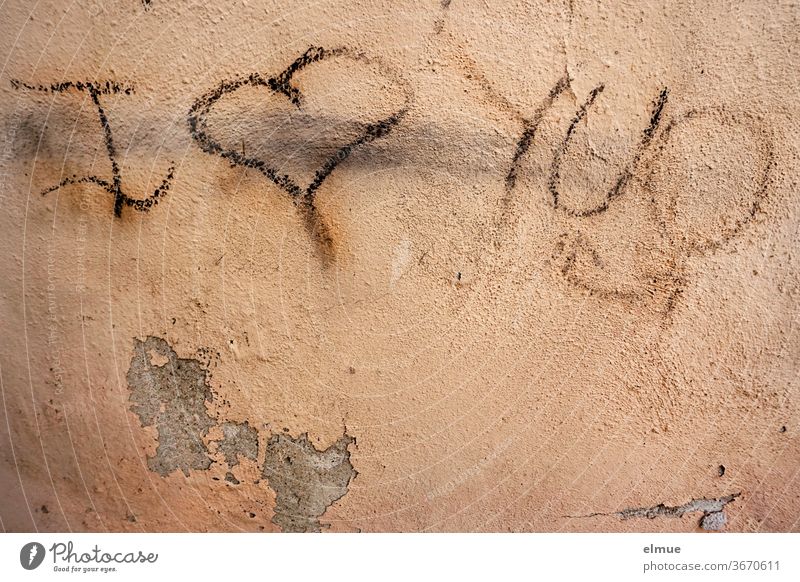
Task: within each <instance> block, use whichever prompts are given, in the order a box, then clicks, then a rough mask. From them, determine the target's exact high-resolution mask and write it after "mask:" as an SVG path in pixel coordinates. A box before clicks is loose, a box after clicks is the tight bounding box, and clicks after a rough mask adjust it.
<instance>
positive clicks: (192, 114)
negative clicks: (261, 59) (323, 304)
mask: <svg viewBox="0 0 800 582" xmlns="http://www.w3.org/2000/svg"><path fill="white" fill-rule="evenodd" d="M331 57H345V58H349V59H351V60H354V61H361V62H364V63H368V64H371V63H374V62H377V61H375V60H374V59H367V58H366V57H365V56H363V55H361V54H356V53H353V52H351V51H349V50H347V49H345V48H336V49H324V48H321V47H314V46H312V47H310V48H309V49H308V50H307V51H306V52H305V53H303V54H302V55H301V56H300V57H299V58H298V59H296V60H295V61H294V62H293V63H292V64H291V65H289V66H288V67H287V68H286V69H285V70H284V71H283V72H281V73H280V74H278V75H276V76H274V77H270V78H265V77H263V76H262V75H260V74H259V73H252V74H250V75H248V76H246V77H240V78H239V79H235V80H233V81H223V82H222V83H220V84H219V85H218V86H217V88H216V89H214V90H212V91H209V92H208V93H206V94H205V95H203V96H201V97H200V98H199V99H197V101H195V103H194V105H192V108H191V109H190V110H189V117H188V122H189V131H190V133H191V136H192V138H193V139H194V140H195V141H196V142H197V143H198V145H199V146H200V147H201V148H202V150H203V151H205V152H206V153H209V154H213V155H218V156H220V157H222V158H224V159H225V160H227V161H228V162H230V163H231V165H234V166H242V167H245V168H251V169H254V170H258V171H259V172H261V173H262V174H264V176H266V177H267V178H269V179H270V180H271V181H272V182H273V183H274V184H276V185H277V186H279V187H280V188H282V189H283V190H285V191H286V192H287V193H288V194H289V195H290V196H291V197H292V199H293V201H294V203H295V205H296V206H297V207H298V208H300V210H301V211H302V212H303V214H304V218H305V221H306V225H307V226H308V228H309V231H310V233H311V235H312V237H313V238H315V239H316V240H317V242H318V243H320V245H321V247H322V249H323V251H326V253H325V254H328V252H327V251H330V249H331V247H332V242H333V241H332V238H331V235H330V233H329V231H328V229H327V228H326V226H325V225H324V223H323V222H322V221H321V220H320V218H319V216H318V212H317V207H316V204H315V200H314V197H315V194H316V191H317V190H318V189H319V187H320V186H321V185H322V183H323V182H324V181H325V179H326V178H327V177H328V176H330V174H331V173H332V172H333V171H334V170H335V169H336V167H337V166H338V165H339V164H340V163H342V162H343V161H344V160H346V159H347V158H348V157H349V156H350V154H351V153H353V151H355V150H356V149H357V148H359V147H361V146H363V145H364V144H368V143H370V142H372V141H373V140H376V139H378V138H381V137H384V136H386V135H387V134H388V133H389V132H390V131H391V130H392V129H393V128H394V127H395V126H396V125H397V124H398V123H399V122H400V121H401V120H402V119H403V117H404V116H405V115H406V113H407V112H408V107H409V104H410V90H409V89H408V86H407V85H406V84H405V82H403V81H402V77H400V76H399V75H397V74H394V75H392V77H393V78H394V79H395V80H398V81H399V82H400V84H401V86H402V87H403V89H404V92H405V101H404V103H403V106H402V107H401V108H400V109H399V110H398V111H396V112H395V113H393V114H391V115H390V116H388V117H386V118H384V119H380V120H378V121H375V122H372V123H368V124H366V126H365V127H364V128H363V130H362V131H361V132H360V133H359V134H358V135H357V136H356V137H355V138H351V139H350V140H349V141H347V142H346V143H345V144H344V145H342V146H341V147H339V148H338V149H337V150H336V151H335V152H334V153H333V154H332V155H330V156H329V157H328V158H327V159H326V160H325V161H324V162H323V164H322V165H321V166H319V167H318V168H317V169H316V170H315V171H314V176H313V178H312V179H311V181H310V182H309V183H308V184H307V185H306V186H305V187H302V186H301V185H299V184H298V181H297V180H295V179H294V178H292V177H291V176H289V175H288V174H287V173H282V172H279V171H278V170H277V169H276V168H275V167H274V165H272V164H269V163H268V162H266V161H265V160H262V159H259V158H257V157H251V156H248V155H247V154H246V151H244V149H242V150H237V149H228V148H226V147H225V146H223V145H222V144H221V143H220V142H219V141H217V140H216V139H215V138H214V137H212V136H211V135H210V133H209V131H208V120H207V117H208V114H209V113H210V112H211V110H212V108H213V107H214V105H215V104H216V103H217V102H219V101H220V99H222V98H223V97H225V96H226V95H230V94H232V93H234V92H235V91H237V90H239V89H241V88H243V87H247V86H251V87H258V86H263V87H267V88H269V89H270V90H271V91H273V92H274V93H275V94H280V95H283V96H285V97H286V98H288V100H289V102H290V103H291V104H293V105H294V106H295V107H296V108H297V109H298V110H299V109H301V108H302V104H303V95H302V94H301V92H300V90H299V89H298V88H297V87H296V86H294V85H293V84H292V78H293V76H294V75H295V73H297V72H298V71H300V70H301V69H303V68H304V67H307V66H308V65H310V64H312V63H315V62H318V61H322V60H324V59H328V58H331ZM381 70H382V71H384V72H386V71H388V69H387V68H386V67H385V66H382V67H381Z"/></svg>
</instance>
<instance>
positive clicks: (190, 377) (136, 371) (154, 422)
mask: <svg viewBox="0 0 800 582" xmlns="http://www.w3.org/2000/svg"><path fill="white" fill-rule="evenodd" d="M157 362H163V364H161V365H158V363H157ZM127 381H128V386H129V388H130V391H131V393H130V401H131V407H130V409H131V411H133V412H134V413H135V414H136V415H137V416H138V417H139V421H140V422H141V423H142V426H154V427H156V429H157V431H158V447H157V448H156V454H155V456H153V457H149V458H148V459H147V466H148V467H149V468H150V470H151V471H155V472H156V473H159V474H160V475H162V476H166V475H169V474H170V473H172V472H174V471H176V470H177V469H180V470H181V471H183V473H184V474H185V475H187V476H188V475H189V471H190V470H191V469H199V470H205V469H208V468H209V467H210V466H211V458H210V457H209V456H208V449H207V447H206V444H205V443H204V442H203V437H205V436H206V434H207V433H208V431H209V429H210V428H211V427H212V426H214V424H215V421H214V419H213V418H211V416H210V415H209V413H208V409H207V408H206V402H210V401H211V400H212V399H213V394H212V392H211V387H210V386H209V385H208V371H207V370H206V368H205V367H204V366H203V365H202V364H201V363H200V362H199V361H197V360H194V359H190V358H179V357H178V355H177V354H176V353H175V351H174V350H173V349H172V347H170V345H169V344H168V343H167V342H166V341H165V340H163V339H161V338H159V337H153V336H150V337H148V338H147V339H146V340H145V341H140V340H139V339H134V342H133V359H132V360H131V366H130V369H129V370H128V374H127Z"/></svg>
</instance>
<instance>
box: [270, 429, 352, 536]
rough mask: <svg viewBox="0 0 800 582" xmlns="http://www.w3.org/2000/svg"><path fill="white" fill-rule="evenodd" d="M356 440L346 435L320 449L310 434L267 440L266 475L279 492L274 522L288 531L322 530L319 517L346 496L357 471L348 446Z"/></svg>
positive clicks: (274, 437) (281, 436)
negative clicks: (310, 438) (311, 440)
mask: <svg viewBox="0 0 800 582" xmlns="http://www.w3.org/2000/svg"><path fill="white" fill-rule="evenodd" d="M353 442H355V439H354V438H353V437H350V436H348V435H346V434H345V435H344V436H343V437H342V438H340V439H339V440H337V441H336V442H335V443H334V444H333V445H331V446H330V447H328V448H327V449H325V450H324V451H318V450H317V449H316V448H315V447H314V445H313V444H312V443H311V442H310V441H309V440H308V435H307V434H304V435H301V436H300V437H299V438H296V439H295V438H292V437H291V436H289V435H284V434H277V435H273V436H272V437H270V439H269V441H268V442H267V451H266V458H265V459H264V469H263V475H264V477H265V478H266V479H267V480H268V481H269V486H270V488H271V489H272V490H273V491H275V494H276V502H275V516H274V517H273V518H272V522H273V523H274V524H276V525H277V526H279V527H280V528H281V530H282V531H284V532H318V531H320V530H321V525H320V522H319V518H320V517H321V516H322V515H323V514H324V513H325V511H326V510H327V509H328V507H330V506H331V504H333V503H334V502H335V501H337V500H338V499H341V498H342V497H344V495H345V494H346V493H347V488H348V486H349V485H350V481H351V479H353V478H354V477H355V476H356V475H357V472H356V470H355V469H354V468H353V465H352V464H351V463H350V451H348V450H347V447H348V446H349V445H350V443H353Z"/></svg>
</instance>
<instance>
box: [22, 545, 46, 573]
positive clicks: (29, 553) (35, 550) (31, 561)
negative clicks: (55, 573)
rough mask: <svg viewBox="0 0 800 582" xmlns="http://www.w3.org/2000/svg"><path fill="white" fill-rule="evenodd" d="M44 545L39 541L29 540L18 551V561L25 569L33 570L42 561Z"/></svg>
mask: <svg viewBox="0 0 800 582" xmlns="http://www.w3.org/2000/svg"><path fill="white" fill-rule="evenodd" d="M44 554H45V551H44V546H43V545H42V544H40V543H39V542H30V543H27V544H25V545H24V546H22V549H21V550H20V551H19V563H20V564H22V567H23V568H25V569H26V570H35V569H36V568H38V567H39V566H41V565H42V562H43V561H44Z"/></svg>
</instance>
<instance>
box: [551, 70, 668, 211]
mask: <svg viewBox="0 0 800 582" xmlns="http://www.w3.org/2000/svg"><path fill="white" fill-rule="evenodd" d="M604 89H605V85H602V84H600V85H598V86H597V87H595V88H594V89H592V91H591V93H590V94H589V98H588V99H587V100H586V101H585V102H584V103H583V105H581V107H580V109H578V112H577V114H576V115H575V117H574V118H573V119H572V123H570V126H569V129H567V135H566V137H565V138H564V141H563V142H562V144H561V147H560V148H559V149H558V151H556V154H555V157H554V158H553V165H552V166H551V168H550V180H549V184H548V188H549V190H550V196H551V197H552V200H553V206H554V207H555V208H561V209H562V210H564V212H566V213H567V214H569V215H570V216H576V217H586V216H593V215H595V214H600V213H601V212H603V211H605V210H608V206H609V204H611V201H612V200H614V199H615V198H617V197H618V196H619V195H620V194H622V192H624V190H625V186H626V185H627V184H628V181H629V180H630V179H631V177H632V176H633V171H634V169H635V168H636V165H637V164H638V163H639V160H640V159H641V157H642V154H643V153H644V151H645V150H646V149H647V147H648V146H649V145H650V142H651V141H652V139H653V135H655V133H656V130H657V129H658V126H659V125H660V123H661V117H662V114H663V112H664V107H665V106H666V104H667V97H668V95H669V90H668V89H667V88H666V87H664V88H663V89H662V90H661V92H660V93H659V94H658V97H656V99H655V100H654V101H653V108H652V110H651V112H650V122H649V123H648V125H647V127H646V128H645V129H644V131H643V132H642V139H641V141H640V142H639V146H638V148H637V149H636V153H635V154H634V156H633V159H632V160H631V161H630V163H629V164H628V165H627V166H625V168H623V170H622V172H621V173H620V175H619V177H618V178H617V181H616V182H615V183H614V186H613V187H612V188H611V190H609V191H608V192H607V193H606V196H605V198H604V200H603V201H602V202H601V203H600V204H599V205H598V206H596V207H594V208H591V209H589V210H575V209H572V208H568V207H566V206H565V205H564V204H563V202H562V201H561V200H560V194H559V190H558V188H559V184H560V182H561V162H562V160H563V158H564V156H565V155H566V153H567V150H568V149H569V144H570V142H571V140H572V135H573V134H574V133H575V128H576V127H577V126H578V124H579V123H580V122H581V121H582V120H583V119H584V118H585V117H586V114H587V113H588V112H589V109H590V108H591V106H592V105H593V104H594V102H595V100H596V99H597V96H598V95H600V93H602V92H603V90H604Z"/></svg>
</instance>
